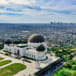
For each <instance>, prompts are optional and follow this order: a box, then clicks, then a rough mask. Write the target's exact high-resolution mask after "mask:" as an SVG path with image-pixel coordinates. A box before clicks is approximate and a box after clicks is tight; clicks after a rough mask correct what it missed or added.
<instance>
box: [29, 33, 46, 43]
mask: <svg viewBox="0 0 76 76" xmlns="http://www.w3.org/2000/svg"><path fill="white" fill-rule="evenodd" d="M29 42H31V43H40V42H45V39H44V37H43V36H41V35H39V34H33V35H32V36H30V38H29Z"/></svg>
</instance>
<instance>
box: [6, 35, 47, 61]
mask: <svg viewBox="0 0 76 76" xmlns="http://www.w3.org/2000/svg"><path fill="white" fill-rule="evenodd" d="M4 49H5V51H7V52H11V53H12V54H13V55H18V56H20V57H27V58H32V59H34V60H45V59H46V53H47V44H46V40H45V38H44V36H42V35H39V34H33V35H31V36H30V37H29V38H28V43H27V44H18V45H14V46H12V44H11V45H10V46H8V45H5V46H4Z"/></svg>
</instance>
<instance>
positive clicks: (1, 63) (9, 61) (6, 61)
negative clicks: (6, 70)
mask: <svg viewBox="0 0 76 76" xmlns="http://www.w3.org/2000/svg"><path fill="white" fill-rule="evenodd" d="M11 62H12V61H11V60H5V61H1V62H0V66H3V65H6V64H8V63H11Z"/></svg>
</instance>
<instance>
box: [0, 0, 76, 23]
mask: <svg viewBox="0 0 76 76" xmlns="http://www.w3.org/2000/svg"><path fill="white" fill-rule="evenodd" d="M2 16H3V18H5V19H6V18H7V19H8V18H10V20H11V21H12V18H13V19H14V20H15V21H16V22H18V20H19V21H20V20H21V21H22V22H25V20H26V21H27V22H32V21H33V22H35V21H36V22H37V21H38V22H40V21H44V22H45V21H46V22H48V21H53V20H57V21H58V20H61V21H65V20H66V21H67V22H70V21H71V22H76V21H75V20H74V19H75V17H76V0H0V18H2ZM4 16H5V17H4ZM15 16H18V17H17V18H16V17H15ZM69 17H70V18H71V19H70V18H69ZM3 18H2V20H3ZM18 18H19V19H18ZM60 18H61V19H60ZM5 19H4V20H5ZM10 20H9V19H8V22H9V21H10ZM14 20H13V21H14ZM21 21H20V22H21Z"/></svg>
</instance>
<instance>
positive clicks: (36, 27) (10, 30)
mask: <svg viewBox="0 0 76 76" xmlns="http://www.w3.org/2000/svg"><path fill="white" fill-rule="evenodd" d="M75 28H76V24H74V23H53V22H51V23H48V24H12V23H0V40H1V41H2V40H8V39H10V40H18V39H19V40H20V39H23V40H24V39H27V38H28V37H29V36H30V35H31V34H33V33H38V34H42V35H44V36H45V37H46V39H47V40H48V41H49V42H51V43H52V44H62V45H66V44H72V45H75V44H76V42H75V40H76V29H75Z"/></svg>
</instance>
